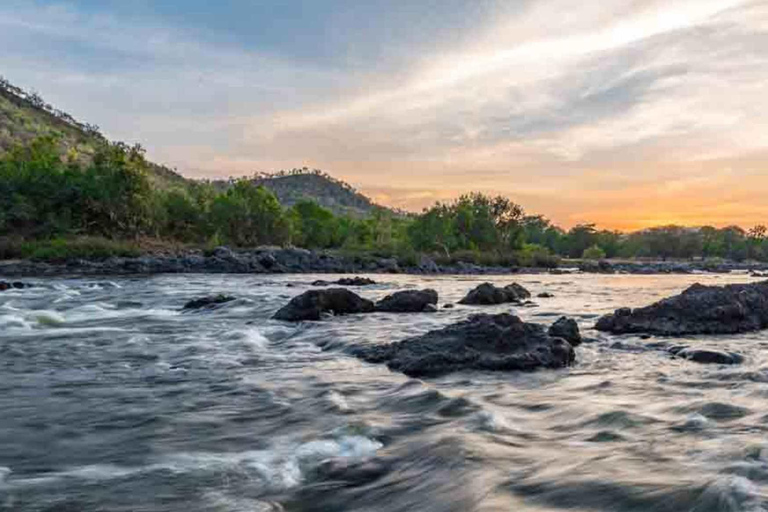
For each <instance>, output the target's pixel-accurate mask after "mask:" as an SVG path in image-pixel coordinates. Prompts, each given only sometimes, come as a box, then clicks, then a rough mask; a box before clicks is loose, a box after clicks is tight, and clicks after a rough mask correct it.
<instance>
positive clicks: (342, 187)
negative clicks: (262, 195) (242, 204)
mask: <svg viewBox="0 0 768 512" xmlns="http://www.w3.org/2000/svg"><path fill="white" fill-rule="evenodd" d="M253 181H254V183H255V184H256V185H261V186H264V187H266V188H268V189H269V190H271V191H272V192H273V193H274V194H275V196H277V199H278V200H279V201H280V203H281V204H282V205H283V206H287V207H291V206H293V205H295V204H297V203H299V202H301V201H307V200H309V201H314V202H316V203H317V204H319V205H320V206H322V207H323V208H327V209H329V210H331V211H332V212H333V213H334V214H336V215H351V216H356V217H364V216H366V215H369V214H371V213H373V212H374V211H376V210H387V208H384V207H383V206H379V205H377V204H374V203H373V201H371V200H370V199H369V198H368V197H366V196H364V195H363V194H361V193H360V192H358V191H357V190H355V189H354V188H353V187H352V186H351V185H349V184H348V183H346V182H344V181H341V180H337V179H336V178H334V177H333V176H331V175H329V174H327V173H324V172H322V171H321V170H319V169H311V170H310V169H308V168H306V167H304V168H301V169H291V170H290V171H280V172H278V173H275V174H267V173H261V174H256V175H254V176H253Z"/></svg>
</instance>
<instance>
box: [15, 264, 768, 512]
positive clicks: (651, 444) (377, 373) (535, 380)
mask: <svg viewBox="0 0 768 512" xmlns="http://www.w3.org/2000/svg"><path fill="white" fill-rule="evenodd" d="M318 277H323V278H326V279H327V278H328V276H310V275H302V276H240V275H238V276H220V275H216V276H213V275H210V276H206V275H190V276H182V275H180V276H159V277H149V278H115V279H111V280H110V279H51V280H39V281H35V284H36V285H37V286H36V287H34V288H30V289H25V290H12V291H7V292H3V293H0V510H13V511H51V512H52V511H72V512H74V511H132V512H133V511H184V512H196V511H278V510H287V511H406V510H407V511H492V510H517V511H559V510H584V511H587V510H596V511H650V510H653V511H664V512H667V511H669V512H673V511H674V512H677V511H694V512H705V511H758V510H764V508H766V507H767V506H768V505H767V504H768V439H767V438H766V434H767V433H768V410H766V409H767V407H766V404H768V386H766V382H768V332H765V333H755V334H747V335H741V336H728V337H703V338H702V337H699V338H691V339H687V340H682V342H683V343H687V344H692V345H696V346H701V347H709V348H718V349H723V350H730V351H734V352H739V353H741V354H743V355H744V356H745V357H746V360H745V362H744V364H742V365H739V366H729V367H724V366H713V365H700V364H697V363H694V362H689V361H683V360H676V359H671V358H670V357H669V356H668V355H667V354H666V353H664V352H662V351H659V350H646V349H645V345H646V344H648V343H652V342H654V341H660V340H658V339H651V340H643V339H640V338H639V337H637V336H624V337H616V336H608V335H603V334H599V333H597V332H595V331H593V330H591V326H592V325H593V323H594V319H595V317H596V316H597V315H599V314H602V313H606V312H610V311H612V310H613V309H615V308H617V307H619V306H625V305H626V306H639V305H644V304H647V303H650V302H652V301H655V300H657V299H659V298H661V297H664V296H668V295H671V294H674V293H677V292H679V291H681V290H683V289H684V288H685V287H687V286H688V285H689V284H691V283H693V282H696V281H698V282H702V283H706V284H724V283H726V282H746V281H749V280H750V278H749V277H747V276H745V275H733V276H727V277H726V276H711V275H710V276H705V275H701V276H594V275H531V276H518V277H515V278H514V280H516V281H517V282H520V283H521V284H523V285H524V286H526V287H527V288H528V289H529V290H531V292H533V294H534V297H535V295H536V294H537V293H539V292H543V291H547V292H550V293H552V294H554V295H555V297H554V298H548V299H544V298H541V299H538V298H534V300H535V301H536V302H537V303H538V304H539V306H538V307H535V308H510V307H509V306H494V307H485V308H480V309H482V311H486V312H501V311H509V310H510V309H514V310H515V312H516V313H517V314H518V315H520V316H521V317H522V318H524V319H525V320H528V321H533V322H541V323H544V324H549V323H551V322H552V321H553V320H555V319H556V318H557V317H558V316H560V315H561V314H565V315H569V316H572V317H574V318H576V319H577V320H578V321H579V323H580V325H581V328H582V332H583V334H585V335H586V336H588V337H592V338H594V339H593V340H592V341H591V342H589V343H585V344H583V345H581V346H579V347H578V348H577V349H576V354H577V361H576V364H575V365H574V366H573V367H572V368H569V369H566V370H561V371H539V372H535V373H528V374H520V373H479V372H466V373H456V374H452V375H448V376H445V377H441V378H431V379H424V380H413V379H409V378H408V377H406V376H404V375H401V374H398V373H392V372H390V371H389V370H388V369H387V368H386V367H385V366H383V365H372V364H367V363H363V362H361V361H359V360H357V359H355V358H354V357H351V356H349V355H348V354H347V353H346V352H345V349H346V348H347V347H348V346H349V345H351V344H353V343H354V344H357V343H371V344H373V343H388V342H392V341H396V340H400V339H403V338H405V337H408V336H411V335H416V334H419V333H423V332H426V331H428V330H430V329H434V328H437V327H440V326H443V325H446V324H449V323H452V322H455V321H458V320H460V319H463V318H466V317H467V316H469V315H470V314H472V313H474V312H477V311H478V310H479V308H472V307H461V306H458V307H456V308H455V309H445V310H444V309H441V310H440V311H439V312H438V313H434V314H400V315H395V314H383V313H376V314H368V315H359V316H348V317H337V318H332V319H329V320H326V321H323V322H307V323H302V324H295V325H293V324H286V323H282V322H277V321H274V320H270V319H269V317H270V316H271V314H272V313H274V311H275V310H276V309H277V308H278V307H280V306H281V305H283V304H284V303H285V302H287V301H288V300H289V299H290V297H292V296H294V295H296V294H298V293H300V292H302V291H304V290H305V289H308V288H309V284H308V283H310V282H311V281H313V280H314V279H316V278H318ZM372 277H374V278H375V279H377V280H379V281H381V282H382V283H383V284H380V285H377V286H373V287H367V288H362V289H360V293H361V294H362V295H364V296H366V297H368V298H372V299H375V298H379V297H381V296H383V295H385V294H387V293H390V292H392V291H394V290H397V289H403V288H409V287H432V288H435V289H436V290H438V292H439V293H440V300H441V303H443V302H456V301H457V300H458V299H459V298H461V297H462V296H463V295H464V294H465V293H466V291H467V290H469V289H470V288H472V287H474V286H475V285H476V284H478V283H480V282H482V281H485V280H490V281H493V282H495V283H497V284H508V283H509V282H510V281H512V280H513V279H512V278H510V277H509V276H506V277H490V278H489V277H487V276H486V277H481V278H476V277H472V278H468V277H457V276H440V277H416V276H372ZM289 285H290V286H289ZM218 292H223V293H230V294H233V295H236V296H237V297H238V300H237V301H235V302H232V303H229V304H227V305H226V306H224V307H222V308H220V309H217V310H215V311H200V312H185V313H182V312H181V311H180V308H181V306H182V305H183V304H184V302H185V301H186V300H188V299H190V298H193V297H197V296H200V295H207V294H211V293H218Z"/></svg>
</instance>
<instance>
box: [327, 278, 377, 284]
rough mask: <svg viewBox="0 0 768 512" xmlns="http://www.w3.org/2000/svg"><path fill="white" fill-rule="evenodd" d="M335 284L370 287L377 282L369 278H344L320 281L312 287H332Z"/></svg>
mask: <svg viewBox="0 0 768 512" xmlns="http://www.w3.org/2000/svg"><path fill="white" fill-rule="evenodd" d="M334 284H337V285H341V286H369V285H372V284H376V281H374V280H373V279H369V278H367V277H342V278H341V279H339V280H336V281H324V280H322V279H318V280H317V281H314V282H313V283H312V286H331V285H334Z"/></svg>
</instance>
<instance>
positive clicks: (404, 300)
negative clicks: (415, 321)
mask: <svg viewBox="0 0 768 512" xmlns="http://www.w3.org/2000/svg"><path fill="white" fill-rule="evenodd" d="M436 304H437V292H436V291H435V290H432V289H430V288H427V289H425V290H402V291H399V292H395V293H393V294H391V295H387V296H386V297H384V298H383V299H381V300H380V301H378V302H377V303H376V311H383V312H386V313H422V312H431V311H434V310H435V309H437V308H436V307H435V308H434V309H432V308H430V311H427V308H428V306H435V305H436Z"/></svg>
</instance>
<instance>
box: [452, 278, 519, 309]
mask: <svg viewBox="0 0 768 512" xmlns="http://www.w3.org/2000/svg"><path fill="white" fill-rule="evenodd" d="M530 296H531V293H530V292H529V291H528V290H526V289H525V288H523V287H522V286H521V285H519V284H517V283H512V284H510V285H507V286H505V287H503V288H500V287H498V286H495V285H493V284H491V283H483V284H481V285H478V286H477V287H475V288H474V289H472V290H471V291H470V292H469V293H467V295H466V296H465V297H464V298H463V299H461V300H460V301H459V304H470V305H492V304H505V303H507V302H520V301H523V300H525V299H528V298H530Z"/></svg>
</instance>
